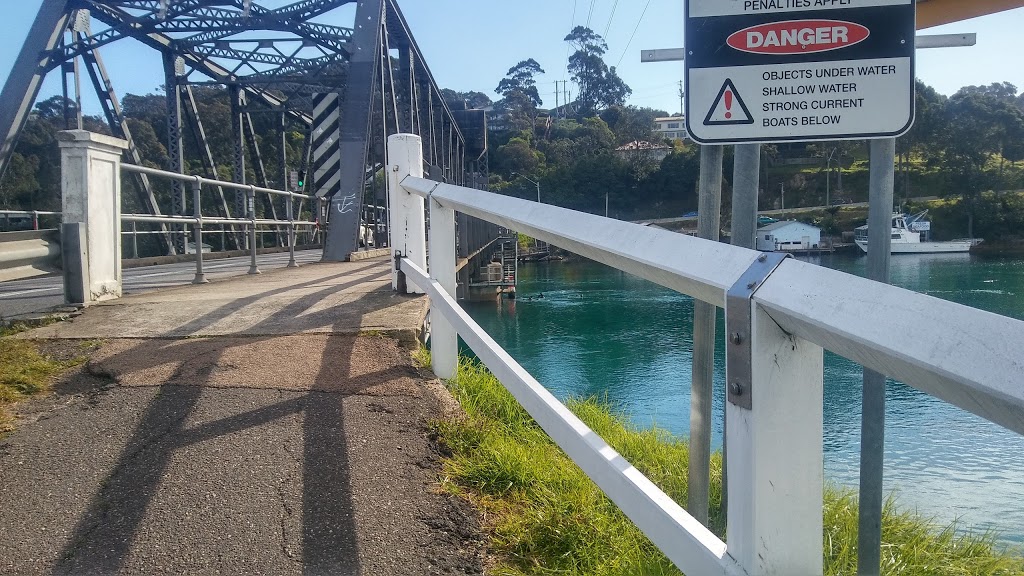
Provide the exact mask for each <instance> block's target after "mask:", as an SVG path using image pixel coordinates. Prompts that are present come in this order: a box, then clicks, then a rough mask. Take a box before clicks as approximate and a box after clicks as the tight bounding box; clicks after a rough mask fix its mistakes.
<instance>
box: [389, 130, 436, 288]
mask: <svg viewBox="0 0 1024 576" xmlns="http://www.w3.org/2000/svg"><path fill="white" fill-rule="evenodd" d="M387 150H388V159H387V163H388V199H389V203H390V205H391V210H389V211H388V230H389V231H390V232H391V243H390V246H391V256H392V258H393V257H394V255H395V253H398V252H401V253H402V256H403V257H405V258H408V259H409V260H411V261H412V263H413V264H415V265H417V266H419V267H420V268H421V269H423V270H426V269H427V235H426V232H427V228H426V215H425V213H424V202H423V198H420V197H419V196H416V195H413V194H409V193H408V192H406V191H405V190H403V189H402V187H401V186H400V184H401V182H402V180H403V179H404V178H405V177H406V176H413V177H416V178H422V177H423V141H422V140H421V139H420V137H419V136H417V135H415V134H393V135H391V136H389V137H388V149H387ZM391 286H392V287H393V288H395V289H396V290H397V286H398V275H397V273H396V272H395V271H392V277H391ZM408 291H409V292H410V293H416V294H422V293H423V291H422V290H421V289H420V288H418V287H417V286H416V285H415V284H412V283H410V284H409V285H408Z"/></svg>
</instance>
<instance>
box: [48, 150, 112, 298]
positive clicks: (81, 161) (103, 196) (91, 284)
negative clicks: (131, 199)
mask: <svg viewBox="0 0 1024 576" xmlns="http://www.w3.org/2000/svg"><path fill="white" fill-rule="evenodd" d="M57 143H58V144H59V146H60V158H61V194H62V211H63V221H64V223H65V224H70V223H82V224H85V229H86V238H87V244H86V247H85V248H86V250H85V254H86V262H84V263H83V268H84V269H85V270H88V274H87V275H85V276H86V277H87V278H88V279H89V280H88V286H85V287H84V288H85V290H84V293H85V302H84V303H85V304H89V303H92V302H98V301H100V300H108V299H111V298H118V297H120V296H121V154H122V153H123V152H124V151H125V150H127V149H128V143H127V142H125V141H124V140H121V139H119V138H113V137H111V136H104V135H102V134H93V133H92V132H87V131H85V130H68V131H65V132H59V133H58V134H57Z"/></svg>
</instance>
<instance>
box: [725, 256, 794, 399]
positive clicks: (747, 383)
mask: <svg viewBox="0 0 1024 576" xmlns="http://www.w3.org/2000/svg"><path fill="white" fill-rule="evenodd" d="M788 257H789V254H784V253H782V252H764V253H762V254H761V255H760V256H758V257H757V259H756V260H754V262H753V263H751V265H750V267H749V268H747V270H746V271H745V272H743V274H742V275H741V276H740V277H739V279H738V280H737V281H736V283H735V284H733V285H732V287H731V288H729V291H728V292H726V296H725V329H726V334H727V335H728V344H727V347H728V348H727V353H726V382H727V384H728V385H727V389H728V397H729V402H731V403H732V404H734V405H736V406H739V407H740V408H746V409H747V410H751V409H753V389H752V387H753V373H752V368H751V364H752V359H751V354H752V350H753V348H752V346H751V342H750V340H751V311H750V301H751V299H752V298H753V297H754V293H755V292H757V289H758V288H760V287H761V285H762V284H764V281H765V280H767V279H768V277H769V276H771V274H772V272H774V271H775V269H776V268H778V267H779V264H781V263H782V261H783V260H785V259H786V258H788Z"/></svg>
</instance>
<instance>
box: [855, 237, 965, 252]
mask: <svg viewBox="0 0 1024 576" xmlns="http://www.w3.org/2000/svg"><path fill="white" fill-rule="evenodd" d="M856 243H857V246H858V247H859V248H860V249H861V250H863V251H864V253H867V251H868V243H867V242H864V241H862V240H857V241H856ZM971 244H972V242H971V241H970V240H953V241H951V242H908V243H895V242H894V243H893V244H892V250H891V253H892V254H948V253H952V252H969V251H970V250H971Z"/></svg>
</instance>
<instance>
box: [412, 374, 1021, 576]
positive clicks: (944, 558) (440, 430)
mask: <svg viewBox="0 0 1024 576" xmlns="http://www.w3.org/2000/svg"><path fill="white" fill-rule="evenodd" d="M417 359H418V360H419V361H420V362H421V363H423V364H429V360H428V358H427V356H426V355H425V354H421V355H420V356H418V358H417ZM449 386H450V389H451V390H452V393H453V394H454V396H455V397H456V399H457V400H458V401H459V403H460V404H461V405H462V407H463V410H464V412H465V416H464V417H462V418H460V419H457V420H448V421H442V422H438V423H437V424H436V433H437V436H438V439H439V441H440V442H441V444H442V446H445V447H446V448H447V450H448V451H450V456H449V457H448V458H447V459H446V461H445V464H444V478H443V485H444V487H445V489H446V490H448V491H449V492H451V493H454V494H457V495H460V496H462V497H464V498H467V499H469V500H470V501H471V502H473V503H474V504H475V505H476V506H477V507H478V509H479V510H480V511H481V512H482V514H483V517H484V523H485V526H486V528H487V530H488V531H489V533H490V537H491V550H492V552H494V553H496V556H497V565H496V566H495V567H494V568H493V570H492V571H491V572H490V573H492V574H495V575H503V576H513V575H526V574H537V575H541V574H562V575H580V576H582V575H588V576H589V575H598V576H600V575H608V576H612V575H616V576H618V575H634V574H635V575H640V574H651V575H660V574H679V572H678V570H676V568H675V567H674V566H673V565H672V564H671V563H670V562H669V561H668V560H667V559H666V558H665V557H664V555H662V554H661V552H660V551H659V550H658V549H657V548H656V547H655V546H654V545H653V544H652V543H651V542H650V541H649V540H648V539H647V538H646V537H645V536H644V535H643V534H642V533H641V532H640V530H638V529H637V528H636V527H635V526H634V525H633V524H632V523H631V522H630V521H629V520H628V519H627V518H626V517H625V515H623V514H622V513H621V512H620V511H619V510H618V509H617V508H616V507H615V505H614V504H612V502H611V501H610V500H608V499H607V498H606V497H605V496H604V494H603V493H602V492H601V491H600V489H598V488H597V486H596V485H595V484H594V483H593V482H591V481H590V480H589V479H588V478H587V477H586V475H584V474H583V472H582V471H581V470H580V469H579V468H578V467H576V465H575V464H573V463H572V462H571V461H570V460H569V459H568V458H567V457H566V456H565V455H564V454H563V453H562V451H561V450H560V449H558V447H557V446H555V445H554V443H553V442H552V441H551V440H550V439H549V438H548V437H547V435H546V434H545V433H544V432H543V430H541V429H540V428H539V427H538V426H537V424H536V423H535V422H533V420H532V419H531V418H530V416H529V415H528V414H527V413H526V412H525V411H524V410H523V409H522V408H521V407H520V406H519V404H518V403H517V402H516V401H515V399H514V398H512V396H511V395H510V394H509V393H508V392H507V391H505V389H504V388H503V387H502V386H501V385H500V383H498V382H497V380H496V379H495V378H494V377H493V376H491V375H490V374H489V373H488V372H487V371H486V370H485V369H483V368H482V367H480V366H479V365H478V364H475V363H471V362H467V361H463V362H461V363H460V366H459V372H458V375H457V376H456V378H454V379H453V380H452V381H451V382H449ZM568 407H569V408H570V410H572V411H573V412H574V413H575V414H576V415H577V416H579V417H580V418H581V419H582V420H583V421H584V422H586V423H587V425H588V426H590V427H591V428H592V429H593V430H594V431H595V432H597V433H598V434H599V435H600V436H601V437H602V438H604V439H605V440H606V441H607V442H608V443H609V444H611V445H612V446H613V447H614V448H615V449H616V450H617V451H618V452H619V453H620V454H622V455H623V456H624V457H626V458H627V459H628V460H629V461H630V462H631V463H632V464H633V465H634V466H636V467H637V468H638V469H639V470H640V471H642V472H643V473H644V474H646V475H647V477H648V478H650V479H651V480H652V481H653V482H654V483H655V484H657V485H658V486H659V487H661V489H662V490H664V491H665V493H666V494H668V495H669V496H671V497H672V498H673V499H675V500H676V502H679V503H681V504H685V502H686V476H687V474H686V470H687V460H688V451H687V445H686V442H685V441H683V440H680V439H678V438H675V437H672V436H670V435H669V434H667V433H665V432H663V431H658V430H635V429H632V428H630V427H628V426H626V425H624V424H623V419H622V418H620V417H619V416H617V415H616V414H615V413H614V412H613V411H612V410H611V409H609V407H608V406H607V405H606V404H605V403H602V402H600V401H598V400H594V399H588V400H574V401H571V402H569V403H568ZM711 467H712V472H711V475H712V488H711V499H712V511H711V516H712V521H711V524H712V526H711V527H712V529H713V530H714V531H715V532H716V533H718V534H719V535H720V536H721V535H722V534H723V532H724V530H723V528H724V526H723V522H722V518H721V513H720V508H719V506H718V502H719V500H720V497H721V457H720V455H719V454H716V455H715V456H714V457H713V461H712V465H711ZM824 520H825V534H824V542H825V549H824V551H823V555H824V560H825V565H826V574H836V575H838V574H853V573H855V572H856V549H855V546H856V541H857V538H856V530H857V504H856V498H855V497H854V496H853V495H852V494H850V493H848V492H841V491H838V490H834V489H829V490H827V491H826V494H825V517H824ZM883 540H884V542H885V544H884V549H883V563H884V568H883V573H884V574H912V575H917V574H921V575H924V574H928V575H957V576H960V575H968V574H1024V560H1022V559H1021V558H1020V557H1019V556H1012V555H1010V554H1009V552H1007V551H1005V550H1002V549H1000V548H999V547H998V546H997V545H996V544H995V540H994V537H993V535H991V534H980V535H978V534H967V533H961V532H959V531H958V530H956V528H955V527H954V526H952V525H951V526H946V527H942V526H939V525H936V524H934V523H932V522H930V521H928V520H926V519H924V518H921V517H919V516H916V515H914V514H910V513H907V512H901V511H899V510H897V509H896V507H895V504H894V503H893V502H892V501H891V500H890V501H889V503H888V504H887V505H886V511H885V521H884V534H883Z"/></svg>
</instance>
